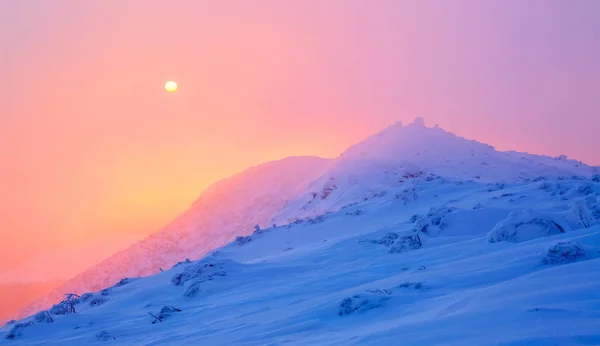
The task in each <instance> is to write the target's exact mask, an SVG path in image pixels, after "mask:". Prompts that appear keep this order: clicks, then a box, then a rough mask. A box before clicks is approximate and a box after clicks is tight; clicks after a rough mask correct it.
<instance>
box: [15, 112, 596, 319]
mask: <svg viewBox="0 0 600 346" xmlns="http://www.w3.org/2000/svg"><path fill="white" fill-rule="evenodd" d="M596 172H597V168H596V167H589V166H586V165H584V164H582V163H581V162H577V161H573V160H566V159H564V158H557V159H553V158H548V157H543V156H536V155H530V154H524V153H516V152H498V151H495V150H494V149H493V148H492V147H490V146H488V145H486V144H482V143H478V142H475V141H470V140H466V139H464V138H461V137H458V136H456V135H454V134H451V133H448V132H445V131H443V130H442V129H440V128H438V127H434V128H428V127H426V126H425V125H424V123H423V121H422V120H419V119H417V120H416V121H415V122H414V123H412V124H409V125H408V126H402V124H396V125H394V126H391V127H389V128H387V129H385V130H383V131H382V132H380V133H378V134H376V135H374V136H371V137H370V138H368V139H366V140H365V141H363V142H361V143H359V144H357V145H355V146H353V147H351V148H349V149H348V150H347V151H346V152H345V153H343V154H342V155H341V156H340V157H339V158H337V159H335V160H325V159H319V158H314V157H306V158H305V157H294V158H288V159H285V160H281V161H276V162H270V163H266V164H263V165H260V166H257V167H254V168H251V169H249V170H247V171H245V172H243V173H241V174H239V175H236V176H234V177H232V178H229V179H226V180H224V181H221V182H219V183H217V184H215V185H214V186H213V187H211V188H210V189H208V190H207V191H206V192H205V193H203V194H202V196H201V197H200V198H199V199H198V201H197V202H196V203H194V205H193V206H192V208H191V209H190V210H189V211H187V212H186V213H184V214H183V215H182V216H181V217H179V218H178V219H176V220H175V221H174V222H173V223H172V224H170V225H169V226H167V227H166V228H165V229H163V230H162V231H160V232H158V233H156V234H154V235H152V236H151V237H149V238H148V239H146V240H144V241H143V242H140V243H138V244H136V245H134V246H132V247H131V248H129V249H127V250H125V251H122V252H119V253H118V254H116V255H115V256H112V257H110V258H108V259H107V260H105V261H103V262H102V263H100V264H99V265H97V266H95V267H92V268H90V269H89V270H87V271H85V272H83V273H81V274H79V275H78V276H76V277H75V278H74V279H72V280H70V281H69V282H68V283H67V284H65V285H64V286H62V287H60V288H58V289H57V290H55V291H54V292H53V294H52V295H50V296H49V297H46V298H44V299H43V300H41V301H39V302H37V303H36V304H34V305H32V306H31V307H29V308H28V309H26V310H25V314H28V313H32V312H34V311H38V310H41V309H46V308H48V307H49V306H50V305H51V304H52V303H56V302H57V301H60V300H61V299H62V296H63V295H64V294H65V293H83V292H86V291H95V290H99V289H101V288H103V287H108V286H111V285H113V284H115V283H116V282H118V281H119V280H120V279H121V278H123V277H138V276H143V275H149V274H154V273H157V272H159V268H165V269H166V268H168V267H170V266H172V265H173V264H174V263H176V262H177V261H179V260H182V259H184V258H191V259H197V258H199V257H201V256H203V255H204V254H206V253H208V252H209V251H210V250H212V249H214V248H216V247H218V246H222V245H224V244H226V243H227V242H229V241H231V240H233V239H234V238H235V237H236V236H244V235H247V234H249V233H250V232H251V231H252V229H253V226H254V225H255V224H259V225H261V226H262V227H266V226H269V225H272V224H273V223H275V224H278V225H281V224H287V223H294V222H297V221H296V220H301V219H304V218H307V217H310V218H317V217H318V216H320V215H324V214H326V213H329V212H336V211H340V210H344V211H346V210H351V209H348V208H353V207H354V206H356V205H357V204H364V203H368V202H369V201H373V200H380V199H383V200H388V199H392V200H398V201H400V202H402V203H403V204H409V203H412V202H413V201H415V200H419V199H420V198H421V194H422V191H420V190H419V189H418V187H417V186H416V185H415V184H416V182H417V181H419V182H420V181H421V180H423V181H426V182H427V181H435V180H439V181H459V182H461V183H464V184H474V183H475V182H477V184H479V185H481V186H486V185H485V184H492V185H490V186H491V187H489V188H488V189H496V188H498V186H501V185H500V184H506V183H510V184H527V183H531V182H532V181H533V180H535V179H537V178H538V177H547V178H558V177H569V178H570V177H571V176H577V177H579V176H581V177H590V176H591V175H592V174H594V173H596ZM443 193H444V192H440V196H442V195H443Z"/></svg>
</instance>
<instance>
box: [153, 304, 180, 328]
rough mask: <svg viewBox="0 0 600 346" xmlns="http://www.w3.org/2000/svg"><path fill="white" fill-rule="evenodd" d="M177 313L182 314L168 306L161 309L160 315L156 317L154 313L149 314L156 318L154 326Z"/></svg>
mask: <svg viewBox="0 0 600 346" xmlns="http://www.w3.org/2000/svg"><path fill="white" fill-rule="evenodd" d="M176 312H181V310H180V309H178V308H176V307H174V306H171V305H166V306H163V307H162V309H160V313H158V315H155V314H153V313H152V312H149V313H148V314H149V315H150V316H152V317H153V318H154V320H153V321H152V324H155V323H157V322H163V321H164V320H166V319H167V318H169V317H170V316H171V315H173V314H174V313H176Z"/></svg>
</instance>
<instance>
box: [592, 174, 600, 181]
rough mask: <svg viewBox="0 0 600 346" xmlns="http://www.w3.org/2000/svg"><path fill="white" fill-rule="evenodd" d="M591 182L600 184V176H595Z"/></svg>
mask: <svg viewBox="0 0 600 346" xmlns="http://www.w3.org/2000/svg"><path fill="white" fill-rule="evenodd" d="M591 180H592V181H593V182H596V183H600V174H594V175H593V176H592V179H591Z"/></svg>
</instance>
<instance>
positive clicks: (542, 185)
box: [538, 181, 553, 190]
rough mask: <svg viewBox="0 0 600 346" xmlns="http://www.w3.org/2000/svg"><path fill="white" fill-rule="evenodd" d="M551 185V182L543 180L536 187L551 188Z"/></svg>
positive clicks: (541, 188)
mask: <svg viewBox="0 0 600 346" xmlns="http://www.w3.org/2000/svg"><path fill="white" fill-rule="evenodd" d="M552 186H553V185H552V184H551V183H549V182H547V181H545V182H543V183H541V184H540V185H538V188H539V189H540V190H550V189H551V188H552Z"/></svg>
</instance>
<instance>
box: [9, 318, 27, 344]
mask: <svg viewBox="0 0 600 346" xmlns="http://www.w3.org/2000/svg"><path fill="white" fill-rule="evenodd" d="M31 326H33V322H27V323H17V324H15V325H14V326H13V327H12V329H11V330H10V331H9V332H8V334H7V335H6V338H7V339H9V340H14V339H18V338H20V337H21V336H23V331H24V330H25V329H26V328H27V327H31Z"/></svg>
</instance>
